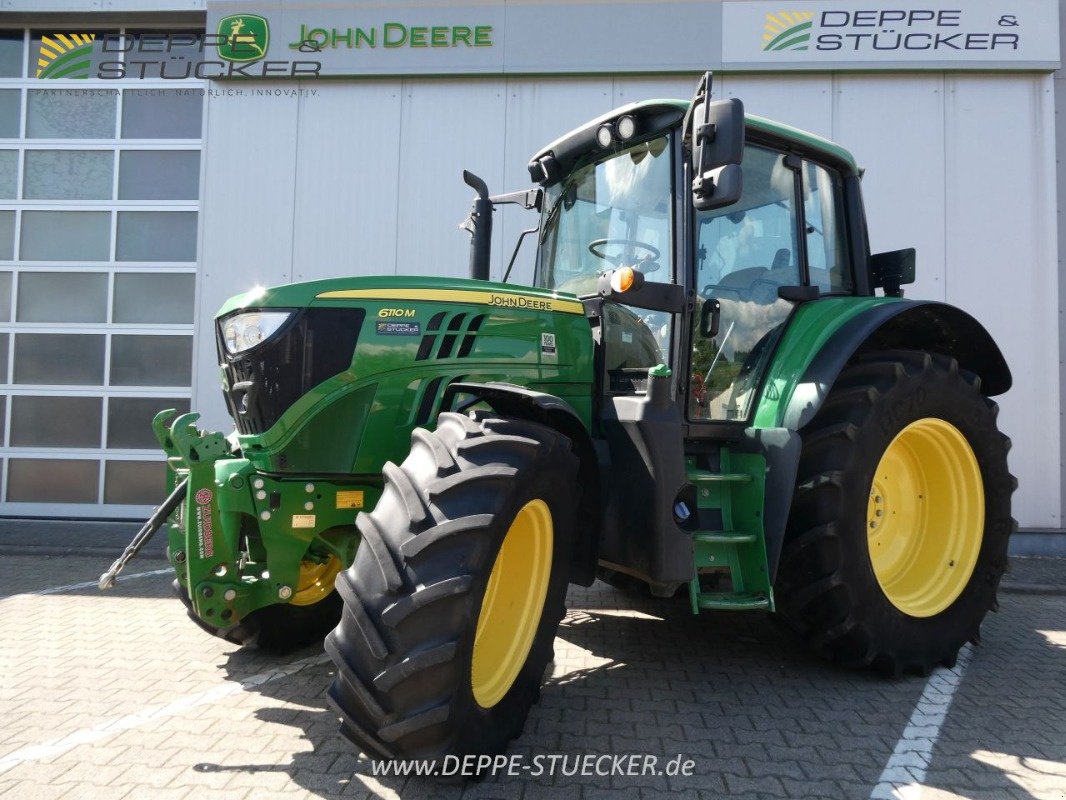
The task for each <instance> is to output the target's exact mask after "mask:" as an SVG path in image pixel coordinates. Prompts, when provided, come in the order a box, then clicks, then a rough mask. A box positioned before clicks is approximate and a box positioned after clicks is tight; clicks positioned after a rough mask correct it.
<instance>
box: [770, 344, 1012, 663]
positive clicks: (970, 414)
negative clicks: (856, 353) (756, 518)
mask: <svg viewBox="0 0 1066 800" xmlns="http://www.w3.org/2000/svg"><path fill="white" fill-rule="evenodd" d="M997 412H998V408H997V406H996V404H995V403H993V402H992V401H991V400H989V399H987V398H986V397H984V396H983V395H982V394H981V391H980V379H979V378H977V377H976V376H975V375H972V374H970V373H966V372H963V371H961V370H960V369H959V367H958V364H957V363H956V362H955V360H954V359H951V358H948V357H946V356H940V355H930V354H927V353H919V352H915V351H892V352H883V353H875V354H872V355H868V356H864V357H862V358H861V359H859V360H857V361H856V362H854V363H852V364H851V365H850V366H849V367H847V368H846V369H845V370H844V372H842V373H841V375H840V377H839V378H838V380H837V382H836V384H835V385H834V386H833V389H832V391H831V392H830V394H829V396H828V398H827V399H826V401H825V403H824V405H823V406H822V408H821V410H820V411H819V413H818V415H817V416H816V417H815V418H814V419H813V420H812V421H811V423H810V424H809V425H808V426H807V427H806V428H805V429H804V431H803V432H802V434H803V453H802V456H801V459H800V466H799V473H798V479H797V486H796V491H795V495H794V497H793V504H792V512H791V515H790V519H789V524H788V529H787V532H786V538H785V544H784V548H783V550H782V555H781V563H780V568H779V571H778V579H777V585H776V587H775V594H776V598H777V607H778V612H777V613H778V616H779V617H780V618H782V619H783V621H784V622H786V623H787V624H788V625H789V626H790V627H791V628H793V629H794V630H795V631H796V632H797V633H799V634H800V636H801V637H802V638H803V639H804V640H805V641H806V642H807V643H808V644H809V645H810V646H811V647H812V648H813V649H814V650H816V651H818V652H820V653H821V654H823V655H825V656H827V657H829V658H831V659H833V660H834V661H837V662H838V663H841V664H844V665H849V666H872V667H873V668H875V669H877V670H879V671H881V672H883V673H885V674H888V675H898V674H900V673H901V672H904V671H908V672H916V673H919V674H928V672H929V671H930V670H932V669H933V668H934V667H935V666H937V665H940V664H943V665H952V664H954V663H955V659H956V656H957V654H958V651H959V648H960V647H961V646H962V645H963V644H965V643H966V642H967V641H968V640H969V641H974V642H976V641H977V640H978V639H979V635H980V626H981V621H982V620H983V619H984V616H985V614H986V613H987V612H988V611H989V609H992V608H994V607H995V605H996V590H997V587H998V585H999V581H1000V578H1001V577H1002V575H1003V572H1004V569H1005V568H1006V565H1007V542H1008V538H1009V536H1010V534H1011V532H1012V531H1013V530H1014V527H1015V524H1014V520H1013V519H1012V518H1011V506H1010V496H1011V492H1012V491H1013V490H1014V488H1015V487H1016V485H1017V482H1016V481H1015V479H1014V477H1013V476H1012V475H1011V474H1010V473H1009V471H1008V468H1007V451H1008V450H1009V449H1010V440H1009V439H1008V438H1007V437H1006V436H1004V435H1003V434H1001V433H1000V432H999V430H998V429H997V427H996V414H997Z"/></svg>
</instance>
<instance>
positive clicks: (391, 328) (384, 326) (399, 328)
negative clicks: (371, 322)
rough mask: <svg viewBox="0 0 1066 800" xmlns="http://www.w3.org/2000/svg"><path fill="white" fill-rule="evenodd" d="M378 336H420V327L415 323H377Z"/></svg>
mask: <svg viewBox="0 0 1066 800" xmlns="http://www.w3.org/2000/svg"><path fill="white" fill-rule="evenodd" d="M377 331H378V336H421V335H422V326H421V325H420V324H419V323H417V322H379V323H377Z"/></svg>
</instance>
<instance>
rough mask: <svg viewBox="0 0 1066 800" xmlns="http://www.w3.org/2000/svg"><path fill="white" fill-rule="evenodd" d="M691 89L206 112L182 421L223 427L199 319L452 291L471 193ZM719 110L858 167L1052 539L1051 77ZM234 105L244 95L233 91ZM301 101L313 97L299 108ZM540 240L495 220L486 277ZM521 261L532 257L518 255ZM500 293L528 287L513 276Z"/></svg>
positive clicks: (571, 86)
mask: <svg viewBox="0 0 1066 800" xmlns="http://www.w3.org/2000/svg"><path fill="white" fill-rule="evenodd" d="M695 77H696V76H680V77H669V78H647V79H645V78H618V79H614V80H611V79H609V78H586V79H570V78H559V79H507V80H504V79H447V80H429V79H417V80H380V81H378V80H373V81H370V80H368V81H350V82H329V83H327V82H325V81H322V82H318V83H303V84H300V85H299V88H300V89H302V90H303V91H304V94H303V95H302V96H299V97H291V96H285V95H282V96H264V95H262V94H257V93H256V90H257V89H258V90H260V91H263V90H271V91H273V90H279V91H288V92H292V91H294V90H295V89H296V88H297V84H294V83H278V84H258V83H257V84H254V85H249V84H242V85H239V86H235V85H233V84H227V85H226V86H224V87H221V88H224V89H230V88H231V87H232V88H233V89H234V90H235V89H240V90H242V91H243V94H242V95H229V96H219V97H212V98H211V99H210V100H209V103H208V111H207V128H206V135H205V140H206V145H205V146H206V150H205V157H204V167H203V187H204V188H203V212H202V215H203V222H202V231H201V236H202V249H201V260H202V272H203V279H202V281H201V286H200V297H199V313H200V317H199V325H198V331H199V333H200V337H199V342H198V350H197V356H196V358H195V363H196V364H197V365H198V367H197V369H198V373H197V375H196V376H195V383H194V402H193V407H194V408H198V409H202V410H204V411H205V412H206V413H205V420H207V421H208V422H210V423H212V424H216V425H224V424H225V422H226V420H225V414H224V412H223V409H222V405H221V401H220V398H219V392H218V389H217V386H218V376H217V369H216V368H215V366H214V365H215V361H216V359H215V355H214V344H213V342H212V334H211V322H210V321H211V317H212V315H213V314H214V311H215V310H216V309H217V308H218V306H219V305H220V304H221V302H222V301H223V300H224V299H225V298H226V297H227V296H229V295H231V294H233V293H236V292H238V291H241V290H244V289H246V288H248V287H249V286H252V285H255V284H263V285H270V284H276V283H283V282H287V281H293V280H296V281H299V280H310V279H315V278H322V277H330V276H336V275H345V274H348V275H372V274H393V273H400V274H424V275H462V274H464V273H465V270H466V264H467V239H466V236H465V234H461V233H460V232H459V231H457V230H456V225H457V224H458V223H459V221H460V220H461V219H462V218H463V217H464V216H465V215H466V212H467V210H468V208H469V204H470V199H471V195H472V193H471V191H470V190H469V189H468V188H467V187H466V186H464V185H463V184H462V182H461V180H460V171H461V170H462V169H463V168H464V167H465V168H468V169H471V170H473V171H474V172H476V173H477V174H479V175H481V176H482V177H483V178H484V179H485V180H486V181H488V184H489V187H490V188H491V189H492V190H493V191H504V190H512V189H519V188H523V187H524V186H526V185H528V182H529V178H528V174H527V173H526V168H525V167H526V161H527V159H528V156H529V155H530V154H531V153H532V152H533V151H534V150H536V149H537V148H538V147H539V146H541V145H542V144H544V143H546V142H548V141H549V140H551V139H553V138H554V137H556V136H557V135H559V134H560V133H562V132H565V131H566V130H568V129H570V128H571V127H574V126H575V125H577V124H579V123H581V122H582V121H585V120H587V119H590V118H591V117H593V116H595V115H597V114H600V113H602V112H604V111H607V110H609V109H610V108H613V107H615V106H618V105H621V104H623V103H627V102H630V101H633V100H639V99H643V98H649V97H682V98H684V97H688V96H689V95H690V94H691V91H692V88H693V86H694V84H695ZM716 81H717V87H718V89H717V93H718V95H719V96H726V95H731V96H737V97H741V98H742V99H743V100H744V101H745V104H746V107H747V109H748V111H750V112H752V113H756V114H761V115H763V116H768V117H772V118H774V119H778V120H781V121H783V122H787V123H790V124H793V125H796V126H798V127H801V128H805V129H807V130H810V131H813V132H815V133H819V134H822V135H824V136H828V137H830V138H833V139H835V140H837V141H839V142H841V143H842V144H844V145H845V146H847V147H848V148H850V149H851V150H852V151H853V152H854V153H855V154H856V156H857V158H858V159H859V161H860V163H862V164H864V165H865V167H866V168H867V173H866V178H865V186H866V202H867V210H868V216H869V220H870V233H871V238H872V242H873V247H874V248H875V250H889V249H895V248H899V247H907V246H915V247H917V248H918V263H919V269H918V272H919V276H920V277H919V282H918V284H917V285H916V286H914V287H912V288H911V289H910V290H908V295H909V296H911V297H918V298H930V299H938V300H946V301H947V302H950V303H954V304H957V305H959V306H962V307H963V308H965V309H966V310H968V311H970V312H971V313H973V314H974V315H976V316H977V317H978V318H979V319H980V320H981V321H982V322H983V323H984V324H985V325H987V326H988V327H989V328H990V330H991V331H992V333H993V335H994V336H995V337H996V338H997V339H998V341H999V342H1000V344H1001V346H1002V348H1003V350H1004V352H1005V354H1006V356H1007V359H1008V360H1009V362H1010V364H1011V367H1012V369H1013V371H1014V376H1015V388H1014V390H1013V391H1012V392H1011V393H1010V394H1009V395H1008V396H1007V397H1005V398H1003V399H1002V402H1001V405H1002V407H1003V414H1002V415H1001V421H1002V425H1003V427H1004V429H1005V430H1006V432H1007V433H1008V434H1009V435H1010V436H1011V437H1012V438H1013V439H1014V450H1013V452H1012V454H1011V466H1012V469H1013V471H1014V473H1015V474H1016V475H1017V476H1018V478H1019V481H1020V484H1021V485H1020V488H1019V490H1018V493H1017V494H1016V495H1015V503H1016V505H1015V508H1016V511H1015V515H1016V516H1017V517H1018V518H1019V521H1020V522H1021V524H1022V525H1023V526H1028V527H1060V526H1061V521H1060V517H1059V514H1060V481H1059V476H1060V463H1059V461H1060V454H1059V439H1060V437H1059V382H1058V369H1059V339H1058V276H1057V262H1056V258H1057V255H1056V209H1055V189H1054V187H1055V150H1054V98H1053V93H1052V79H1051V76H1050V75H1025V74H1012V75H1009V76H1007V75H1004V76H997V75H941V74H918V73H915V74H909V75H876V76H873V75H828V74H820V75H804V76H780V75H773V76H765V75H760V76H751V75H743V76H742V75H726V76H721V75H719V76H717V78H716ZM249 87H250V88H249ZM311 92H314V94H311ZM533 223H534V219H533V217H532V215H531V214H529V213H528V212H526V213H523V212H522V211H519V210H515V209H507V210H505V211H504V213H503V214H502V219H499V220H498V221H497V225H496V237H495V239H496V241H495V244H494V252H495V260H496V267H495V268H494V277H497V276H498V275H500V274H501V273H502V270H503V266H504V265H505V264H506V260H507V258H509V257H510V253H511V249H512V247H513V243H514V240H515V237H516V235H517V233H518V231H520V230H521V229H522V228H523V227H528V226H530V225H532V224H533ZM531 244H532V243H531V242H528V241H527V248H528V250H527V252H526V253H525V255H526V256H529V255H531V253H532V248H531V247H530V245H531ZM521 263H522V268H521V269H516V272H515V275H514V276H513V277H512V280H516V281H517V282H524V281H527V280H528V279H529V276H530V269H529V265H530V264H531V261H530V259H528V258H525V259H522V262H521Z"/></svg>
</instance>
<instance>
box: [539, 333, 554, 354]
mask: <svg viewBox="0 0 1066 800" xmlns="http://www.w3.org/2000/svg"><path fill="white" fill-rule="evenodd" d="M540 354H541V355H543V356H553V357H554V356H555V355H556V353H555V334H554V333H542V334H541V335H540Z"/></svg>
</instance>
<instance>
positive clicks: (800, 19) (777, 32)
mask: <svg viewBox="0 0 1066 800" xmlns="http://www.w3.org/2000/svg"><path fill="white" fill-rule="evenodd" d="M813 18H814V12H812V11H778V12H777V13H776V14H767V15H766V26H765V27H764V28H763V35H762V49H763V50H764V51H766V50H806V49H807V44H808V43H809V42H810V40H811V27H812V26H813V25H814V23H813V22H811V20H812V19H813Z"/></svg>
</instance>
